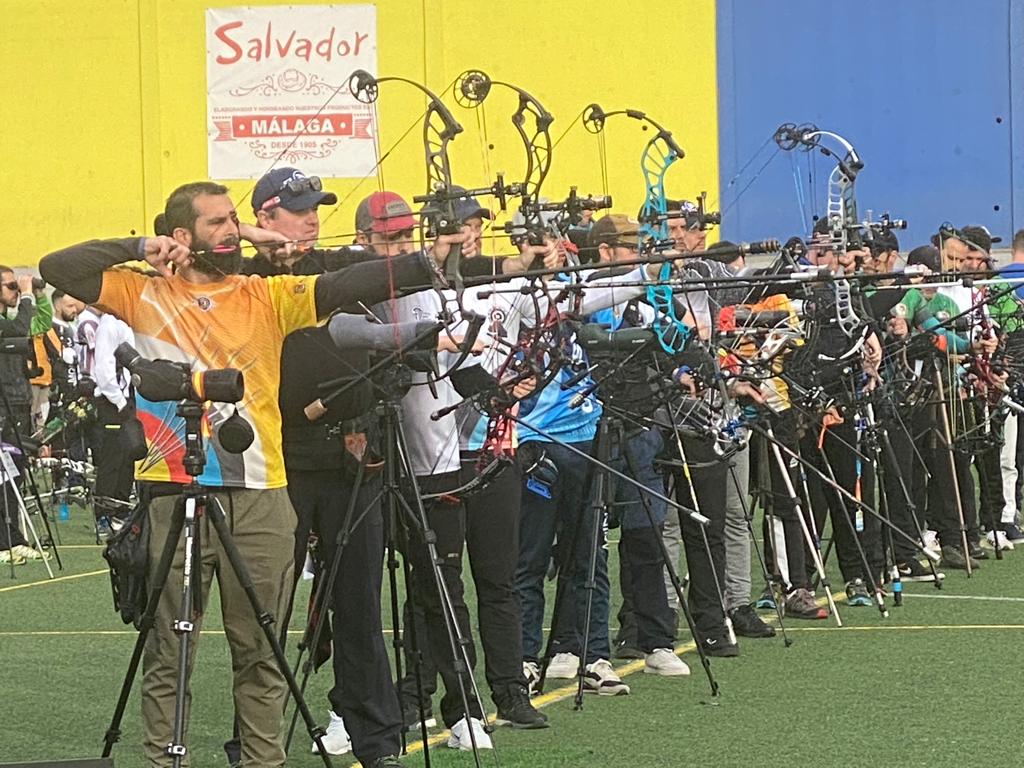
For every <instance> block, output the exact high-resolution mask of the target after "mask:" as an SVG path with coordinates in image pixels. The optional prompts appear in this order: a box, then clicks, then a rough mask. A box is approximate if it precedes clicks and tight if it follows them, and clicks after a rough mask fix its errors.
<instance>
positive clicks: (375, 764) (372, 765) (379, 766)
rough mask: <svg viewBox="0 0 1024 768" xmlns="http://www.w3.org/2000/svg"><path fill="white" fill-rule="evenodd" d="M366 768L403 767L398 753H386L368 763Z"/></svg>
mask: <svg viewBox="0 0 1024 768" xmlns="http://www.w3.org/2000/svg"><path fill="white" fill-rule="evenodd" d="M366 768H402V761H401V760H399V759H398V756H397V755H385V756H384V757H378V758H377V759H376V760H372V761H370V762H369V763H367V765H366Z"/></svg>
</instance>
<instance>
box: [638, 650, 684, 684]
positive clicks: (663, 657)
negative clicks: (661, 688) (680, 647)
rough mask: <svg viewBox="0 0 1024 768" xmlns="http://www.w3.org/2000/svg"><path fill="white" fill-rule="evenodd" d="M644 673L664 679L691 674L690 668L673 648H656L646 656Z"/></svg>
mask: <svg viewBox="0 0 1024 768" xmlns="http://www.w3.org/2000/svg"><path fill="white" fill-rule="evenodd" d="M644 672H645V673H646V674H648V675H661V676H662V677H682V676H684V675H688V674H690V668H689V667H688V666H687V665H686V662H685V661H683V660H682V659H680V658H679V657H678V656H676V653H675V651H673V650H672V649H671V648H655V649H654V650H653V651H651V652H650V653H648V654H646V655H645V656H644Z"/></svg>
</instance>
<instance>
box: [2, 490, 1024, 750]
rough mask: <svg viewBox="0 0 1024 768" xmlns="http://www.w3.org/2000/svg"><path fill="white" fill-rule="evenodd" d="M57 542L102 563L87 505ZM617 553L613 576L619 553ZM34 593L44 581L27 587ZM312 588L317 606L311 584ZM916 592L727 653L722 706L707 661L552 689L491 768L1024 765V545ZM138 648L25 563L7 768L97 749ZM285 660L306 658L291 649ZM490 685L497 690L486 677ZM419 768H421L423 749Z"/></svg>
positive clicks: (213, 635)
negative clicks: (538, 714)
mask: <svg viewBox="0 0 1024 768" xmlns="http://www.w3.org/2000/svg"><path fill="white" fill-rule="evenodd" d="M60 533H61V538H62V540H63V541H64V543H65V545H67V546H65V547H64V548H63V549H62V550H61V556H62V558H63V560H64V566H65V567H64V570H63V571H62V572H60V573H58V576H60V577H67V576H69V575H74V574H88V573H91V572H94V571H101V570H104V561H103V560H102V558H101V557H100V549H99V547H96V546H87V545H88V543H89V541H90V536H91V534H90V530H89V527H88V516H87V515H86V513H85V512H84V511H82V510H75V511H74V512H73V515H72V518H71V520H70V521H67V522H64V523H61V524H60ZM1022 550H1024V548H1022ZM611 557H612V563H611V573H612V574H613V575H614V574H616V573H617V567H616V563H615V546H614V543H613V545H612V547H611ZM831 575H832V578H833V580H834V583H839V576H838V574H837V573H833V574H831ZM26 584H32V586H28V587H25V588H14V589H12V587H21V586H23V585H26ZM757 584H758V581H757V580H755V588H757ZM467 587H468V595H467V597H468V598H469V600H470V605H471V608H472V605H473V600H474V599H475V598H474V597H473V594H472V585H471V584H468V585H467ZM300 589H301V590H302V591H303V592H302V594H301V595H300V597H299V598H298V599H299V600H300V603H299V604H303V605H304V604H305V600H306V591H307V590H308V584H303V585H302V587H300ZM906 594H907V597H906V600H905V604H904V605H903V607H901V608H895V607H893V608H892V609H891V615H890V617H889V618H888V619H883V618H882V617H881V616H880V615H879V613H878V611H877V610H875V609H874V608H850V607H848V606H845V605H843V604H842V603H841V604H840V611H841V613H842V617H843V620H844V624H845V625H846V626H845V627H844V628H842V629H839V628H836V626H835V623H834V622H833V621H832V620H831V619H829V620H828V621H818V622H807V621H804V622H799V621H797V620H792V621H790V622H788V623H787V627H788V629H789V632H790V637H791V638H792V640H793V644H792V646H791V647H789V648H786V647H784V646H783V643H782V641H781V639H779V638H776V639H772V640H743V641H742V643H741V645H742V655H741V656H740V657H739V658H736V659H720V660H712V667H713V671H714V674H715V676H716V678H717V679H718V682H719V684H720V686H721V695H720V697H718V699H717V700H714V699H712V697H711V696H710V691H709V686H708V681H707V679H706V677H705V676H704V674H703V671H702V669H701V668H700V666H699V663H698V661H697V659H696V656H695V655H694V654H693V653H692V652H687V653H686V654H685V655H684V659H685V660H686V661H688V662H689V663H690V665H691V667H692V668H693V673H692V675H691V676H690V677H688V678H657V677H653V676H650V675H644V674H642V673H641V672H635V673H633V674H630V675H628V676H627V677H626V680H627V682H628V683H629V684H630V686H631V687H632V689H633V690H632V695H630V696H626V697H617V698H599V697H595V696H588V697H586V699H585V706H584V709H583V711H581V712H576V711H573V702H572V697H571V694H568V693H563V694H562V696H561V697H559V696H558V695H557V694H559V691H560V689H552V687H551V685H550V684H549V689H548V690H549V693H550V692H551V691H552V690H554V692H555V694H556V696H554V697H551V698H554V699H555V700H553V701H548V702H547V703H545V704H544V709H545V711H546V712H547V713H548V715H549V716H550V718H551V727H550V728H548V729H546V730H543V731H527V732H521V731H520V732H513V731H511V730H508V729H501V730H499V731H498V732H497V733H496V734H495V736H494V740H495V743H496V745H497V748H498V749H497V754H496V755H495V754H494V753H484V755H483V765H484V766H497V765H501V766H505V768H514V767H516V766H523V767H525V766H613V765H614V766H619V765H628V766H655V767H657V768H662V767H664V768H673V767H674V766H691V765H692V766H712V765H717V766H758V767H761V766H804V765H806V766H871V768H881V767H882V766H899V767H900V768H903V767H904V766H919V765H921V766H923V765H928V766H967V765H976V764H983V765H986V766H1021V765H1024V740H1022V739H1021V738H1020V736H1019V733H1020V730H1019V723H1020V717H1021V705H1022V704H1024V694H1022V690H1024V688H1022V675H1021V672H1020V670H1021V669H1024V551H1019V552H1011V553H1007V555H1006V558H1005V560H1004V561H1003V562H1001V563H997V562H995V561H994V560H989V561H986V562H985V563H983V565H982V568H981V569H980V570H979V571H978V572H977V573H976V574H975V576H974V577H973V578H972V579H970V580H968V579H967V578H966V576H965V574H963V573H950V574H948V578H947V580H946V583H945V586H944V588H943V589H942V590H936V589H935V588H934V587H933V586H932V585H930V584H912V585H906ZM939 596H941V597H939ZM957 597H971V598H972V599H955V598H957ZM977 597H1002V598H1013V599H1011V600H979V599H973V598H977ZM549 602H550V601H549ZM387 604H388V600H387V598H386V597H385V605H387ZM614 609H615V606H613V614H612V615H614ZM766 616H767V614H766ZM385 625H386V626H388V625H390V615H389V612H388V611H386V614H385ZM219 627H220V620H219V612H218V608H217V605H216V595H214V596H212V598H211V606H210V609H209V611H208V615H207V618H206V621H205V629H204V633H203V636H202V639H201V645H200V649H199V658H198V666H197V671H196V674H195V679H194V684H193V691H194V701H193V710H192V722H191V729H190V734H189V746H190V749H191V751H192V754H193V760H192V765H193V766H196V768H207V767H208V766H225V765H226V762H224V759H223V753H222V752H221V746H220V745H221V743H222V742H223V740H224V739H225V737H226V736H227V735H228V734H229V732H230V728H231V699H230V662H229V656H228V648H227V642H226V640H225V639H224V637H223V635H222V634H221V633H220V632H219ZM294 629H295V630H296V631H298V629H299V627H298V626H297V624H296V625H295V627H294ZM293 637H295V636H294V635H293ZM133 642H134V633H133V632H132V631H130V628H126V627H125V626H124V625H123V624H122V623H121V622H120V619H119V618H118V617H117V616H116V615H115V614H114V613H113V610H112V604H111V599H110V584H109V579H108V578H107V576H106V575H105V573H103V574H99V575H86V576H83V577H82V578H74V579H67V578H65V579H64V580H61V581H57V582H49V581H48V580H47V579H46V572H45V570H44V569H43V566H42V565H41V564H38V563H30V564H28V565H23V566H20V567H18V569H17V578H16V579H14V580H11V579H10V572H9V570H8V569H7V568H6V567H3V568H0V663H2V667H0V689H2V691H3V693H2V700H3V704H2V712H3V716H2V724H0V762H7V761H16V760H43V759H56V758H71V757H89V756H95V755H98V754H99V751H100V746H101V741H102V736H103V733H104V731H105V730H106V727H107V724H108V722H109V720H110V716H111V713H112V711H113V707H114V703H115V701H116V698H117V692H118V688H119V685H120V682H121V679H122V677H123V675H124V671H125V668H126V666H127V663H128V659H129V655H130V653H131V650H132V644H133ZM288 656H289V659H294V656H295V651H294V643H293V644H292V647H291V648H290V649H289V653H288ZM634 666H637V667H638V666H640V665H634ZM325 670H329V666H328V667H326V668H325ZM329 675H330V672H329V671H326V672H325V673H321V674H319V675H317V676H315V677H314V678H313V679H312V681H311V682H310V686H309V694H308V700H309V702H310V705H311V707H312V709H313V710H314V712H315V713H316V714H317V715H318V716H319V717H321V718H322V719H326V710H327V702H326V698H325V691H326V689H327V687H328V686H329V683H330V680H329V679H328V678H329ZM481 688H482V691H483V693H484V695H485V697H487V696H488V691H487V689H486V685H485V684H484V683H483V682H482V681H481ZM489 703H490V701H489V699H488V704H489ZM298 733H299V735H298V736H297V738H296V743H295V744H294V746H293V748H292V753H291V758H290V759H289V763H288V764H289V765H296V766H316V765H321V764H322V763H321V762H320V761H319V760H318V759H317V758H315V757H314V756H312V755H310V754H309V745H308V739H307V738H306V737H305V735H304V733H303V731H302V729H301V724H300V730H299V732H298ZM139 734H140V728H139V716H138V698H137V693H136V694H134V695H133V697H132V700H131V702H130V703H129V705H128V712H127V715H126V717H125V721H124V738H123V741H122V742H121V743H120V744H118V745H117V747H116V748H115V752H114V755H115V764H116V765H117V766H123V767H125V768H133V767H135V766H142V765H143V762H142V759H141V756H140V750H139V748H138V746H137V745H138V740H139ZM431 758H432V764H434V765H437V766H455V765H458V766H467V767H468V766H472V765H473V758H472V756H471V755H470V754H466V753H456V752H452V751H449V750H447V749H444V748H441V747H437V748H435V749H433V750H432V752H431ZM349 762H350V760H349V759H347V758H338V759H336V760H335V764H336V765H339V766H341V765H347V764H349ZM405 762H406V763H407V764H408V765H410V766H419V765H423V762H424V761H423V756H422V754H421V753H418V752H416V753H413V754H410V755H409V756H408V757H407V758H406V759H405Z"/></svg>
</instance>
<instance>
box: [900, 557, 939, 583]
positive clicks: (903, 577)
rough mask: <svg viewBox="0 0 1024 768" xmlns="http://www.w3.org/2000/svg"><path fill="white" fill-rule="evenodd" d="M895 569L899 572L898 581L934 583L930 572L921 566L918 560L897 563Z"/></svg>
mask: <svg viewBox="0 0 1024 768" xmlns="http://www.w3.org/2000/svg"><path fill="white" fill-rule="evenodd" d="M896 568H897V569H898V570H899V572H900V581H935V577H934V576H932V572H931V570H930V569H929V568H925V567H924V566H923V565H921V562H920V561H919V560H913V559H911V560H907V561H906V562H904V563H897V564H896Z"/></svg>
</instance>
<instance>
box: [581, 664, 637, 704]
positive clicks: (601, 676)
mask: <svg viewBox="0 0 1024 768" xmlns="http://www.w3.org/2000/svg"><path fill="white" fill-rule="evenodd" d="M583 682H584V684H585V685H586V690H587V691H588V692H590V693H596V694H599V695H600V696H625V695H627V694H628V693H629V686H628V685H626V684H625V683H624V682H622V678H621V677H619V675H618V673H616V671H615V667H613V666H612V663H611V662H610V661H608V659H598V660H597V661H595V662H594V663H593V664H587V669H586V672H585V673H584V675H583Z"/></svg>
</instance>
